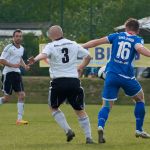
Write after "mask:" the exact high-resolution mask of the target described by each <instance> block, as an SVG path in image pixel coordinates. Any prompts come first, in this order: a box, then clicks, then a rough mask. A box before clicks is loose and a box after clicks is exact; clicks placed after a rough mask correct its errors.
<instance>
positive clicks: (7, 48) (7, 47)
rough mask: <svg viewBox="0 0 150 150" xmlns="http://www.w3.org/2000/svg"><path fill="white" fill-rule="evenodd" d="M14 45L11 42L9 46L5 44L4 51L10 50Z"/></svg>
mask: <svg viewBox="0 0 150 150" xmlns="http://www.w3.org/2000/svg"><path fill="white" fill-rule="evenodd" d="M13 46H14V45H13V44H12V43H11V44H8V45H7V46H5V48H4V51H5V52H7V51H9V50H10V49H11V48H12V47H13Z"/></svg>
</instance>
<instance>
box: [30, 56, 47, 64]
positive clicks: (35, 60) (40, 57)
mask: <svg viewBox="0 0 150 150" xmlns="http://www.w3.org/2000/svg"><path fill="white" fill-rule="evenodd" d="M46 58H48V56H47V54H45V53H40V54H38V55H37V56H36V57H35V58H34V57H33V56H32V57H30V58H29V59H28V62H29V65H33V64H34V63H35V62H37V61H40V60H43V59H46Z"/></svg>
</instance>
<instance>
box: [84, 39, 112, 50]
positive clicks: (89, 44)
mask: <svg viewBox="0 0 150 150" xmlns="http://www.w3.org/2000/svg"><path fill="white" fill-rule="evenodd" d="M107 43H109V41H108V39H107V37H103V38H100V39H95V40H91V41H89V42H87V43H84V44H83V45H82V47H84V48H91V47H95V46H98V45H101V44H107Z"/></svg>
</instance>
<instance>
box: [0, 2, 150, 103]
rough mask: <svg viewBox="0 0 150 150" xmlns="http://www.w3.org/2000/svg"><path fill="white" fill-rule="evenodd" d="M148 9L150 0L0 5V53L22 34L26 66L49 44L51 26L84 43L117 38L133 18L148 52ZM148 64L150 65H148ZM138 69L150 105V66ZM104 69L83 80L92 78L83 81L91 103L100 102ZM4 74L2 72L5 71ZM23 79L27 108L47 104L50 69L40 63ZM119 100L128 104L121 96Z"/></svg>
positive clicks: (89, 73)
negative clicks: (14, 35) (100, 74)
mask: <svg viewBox="0 0 150 150" xmlns="http://www.w3.org/2000/svg"><path fill="white" fill-rule="evenodd" d="M149 8H150V1H149V0H140V1H139V0H82V1H81V0H0V53H1V52H2V50H3V48H4V47H5V46H6V45H7V44H9V43H10V42H11V38H12V33H13V31H14V30H15V29H18V28H19V29H21V30H22V31H23V33H24V39H23V43H22V44H23V46H24V47H25V54H24V60H25V61H27V58H29V57H30V56H35V55H37V54H38V53H39V49H40V48H39V46H40V44H46V43H48V42H49V39H48V38H47V29H48V27H49V26H51V25H55V24H58V25H60V26H61V27H62V28H63V30H64V33H65V37H66V38H69V39H71V40H75V41H77V42H79V43H84V42H87V41H88V40H91V39H94V38H100V37H102V36H105V35H108V34H110V33H113V32H121V31H124V26H122V25H123V24H124V22H125V20H127V19H128V18H130V17H133V18H137V19H138V20H139V21H140V23H141V32H140V36H142V37H143V38H144V40H145V43H146V44H147V45H148V47H149V48H150V11H149ZM104 49H105V48H104ZM104 49H103V48H102V47H100V48H99V50H104ZM107 50H109V51H110V47H107ZM99 53H101V52H99ZM107 57H108V56H107ZM100 59H101V58H100ZM100 59H99V60H98V59H97V62H100V61H101V60H100ZM142 61H144V59H143V60H142ZM145 61H146V62H148V63H149V60H145ZM105 63H106V60H105ZM139 66H140V67H135V74H136V77H137V78H138V79H139V80H141V84H142V85H143V86H144V90H145V91H146V92H147V93H146V96H147V97H146V98H147V99H149V98H150V95H149V92H148V89H149V83H150V81H149V79H147V80H145V79H146V78H150V68H149V66H148V65H143V66H142V65H139ZM100 67H101V65H100V64H97V65H93V66H89V67H87V68H86V69H85V70H84V72H83V76H82V77H83V78H90V79H85V80H82V83H83V86H84V88H85V92H86V95H87V99H86V100H87V101H88V102H89V103H97V102H98V99H99V97H100V92H101V91H99V89H100V90H101V89H102V85H103V81H99V80H97V79H96V77H97V72H98V69H99V68H100ZM0 69H1V70H2V69H3V66H1V68H0ZM22 74H23V75H24V76H29V77H25V79H24V81H25V87H26V91H27V93H28V94H27V99H28V100H29V101H28V102H29V103H30V102H33V103H34V102H36V103H38V102H39V103H43V102H44V103H47V92H48V86H49V78H48V77H49V72H48V68H47V67H39V63H37V64H35V65H34V66H33V67H32V70H31V71H29V72H25V71H24V70H23V69H22ZM31 76H32V78H31ZM34 76H46V77H41V78H39V77H34ZM91 78H92V79H91ZM143 79H144V80H143ZM31 82H32V84H31ZM43 99H44V100H43ZM121 99H125V100H126V97H125V98H124V94H123V93H121ZM91 100H93V101H91ZM118 103H125V104H127V103H130V102H129V101H120V102H118Z"/></svg>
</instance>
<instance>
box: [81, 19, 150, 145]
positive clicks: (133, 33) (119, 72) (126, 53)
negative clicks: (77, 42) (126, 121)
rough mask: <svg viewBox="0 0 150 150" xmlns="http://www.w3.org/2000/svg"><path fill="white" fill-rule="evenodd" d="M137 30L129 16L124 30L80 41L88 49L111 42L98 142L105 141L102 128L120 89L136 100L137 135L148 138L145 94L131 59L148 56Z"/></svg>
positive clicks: (99, 119) (136, 22)
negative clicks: (140, 55) (83, 41)
mask: <svg viewBox="0 0 150 150" xmlns="http://www.w3.org/2000/svg"><path fill="white" fill-rule="evenodd" d="M138 33H139V22H138V21H137V20H136V19H133V18H130V19H128V20H127V21H126V22H125V32H121V33H113V34H110V35H108V36H106V37H103V38H100V39H95V40H91V41H89V42H87V43H85V44H83V47H84V48H91V47H94V46H97V45H100V44H105V43H111V44H112V50H111V57H110V60H109V62H108V63H107V66H106V70H105V72H106V79H105V83H104V89H103V94H102V97H103V105H102V108H101V110H100V112H99V114H98V137H99V138H98V142H99V143H105V138H104V127H105V123H106V121H107V119H108V116H109V112H110V109H111V108H112V105H113V103H114V101H116V100H117V96H118V92H119V89H120V88H122V89H123V90H124V92H125V94H126V95H128V96H130V97H131V98H133V99H134V100H135V110H134V115H135V118H136V131H135V135H136V137H142V138H150V135H149V134H148V133H146V132H144V130H143V123H144V117H145V102H144V93H143V90H142V87H141V85H140V84H139V82H138V81H137V80H136V79H135V76H134V69H133V64H132V63H133V60H134V58H135V55H136V54H137V53H139V54H142V55H144V56H147V57H150V51H149V50H148V49H147V48H145V47H144V46H143V43H144V41H143V39H142V38H141V37H139V36H137V34H138Z"/></svg>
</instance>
